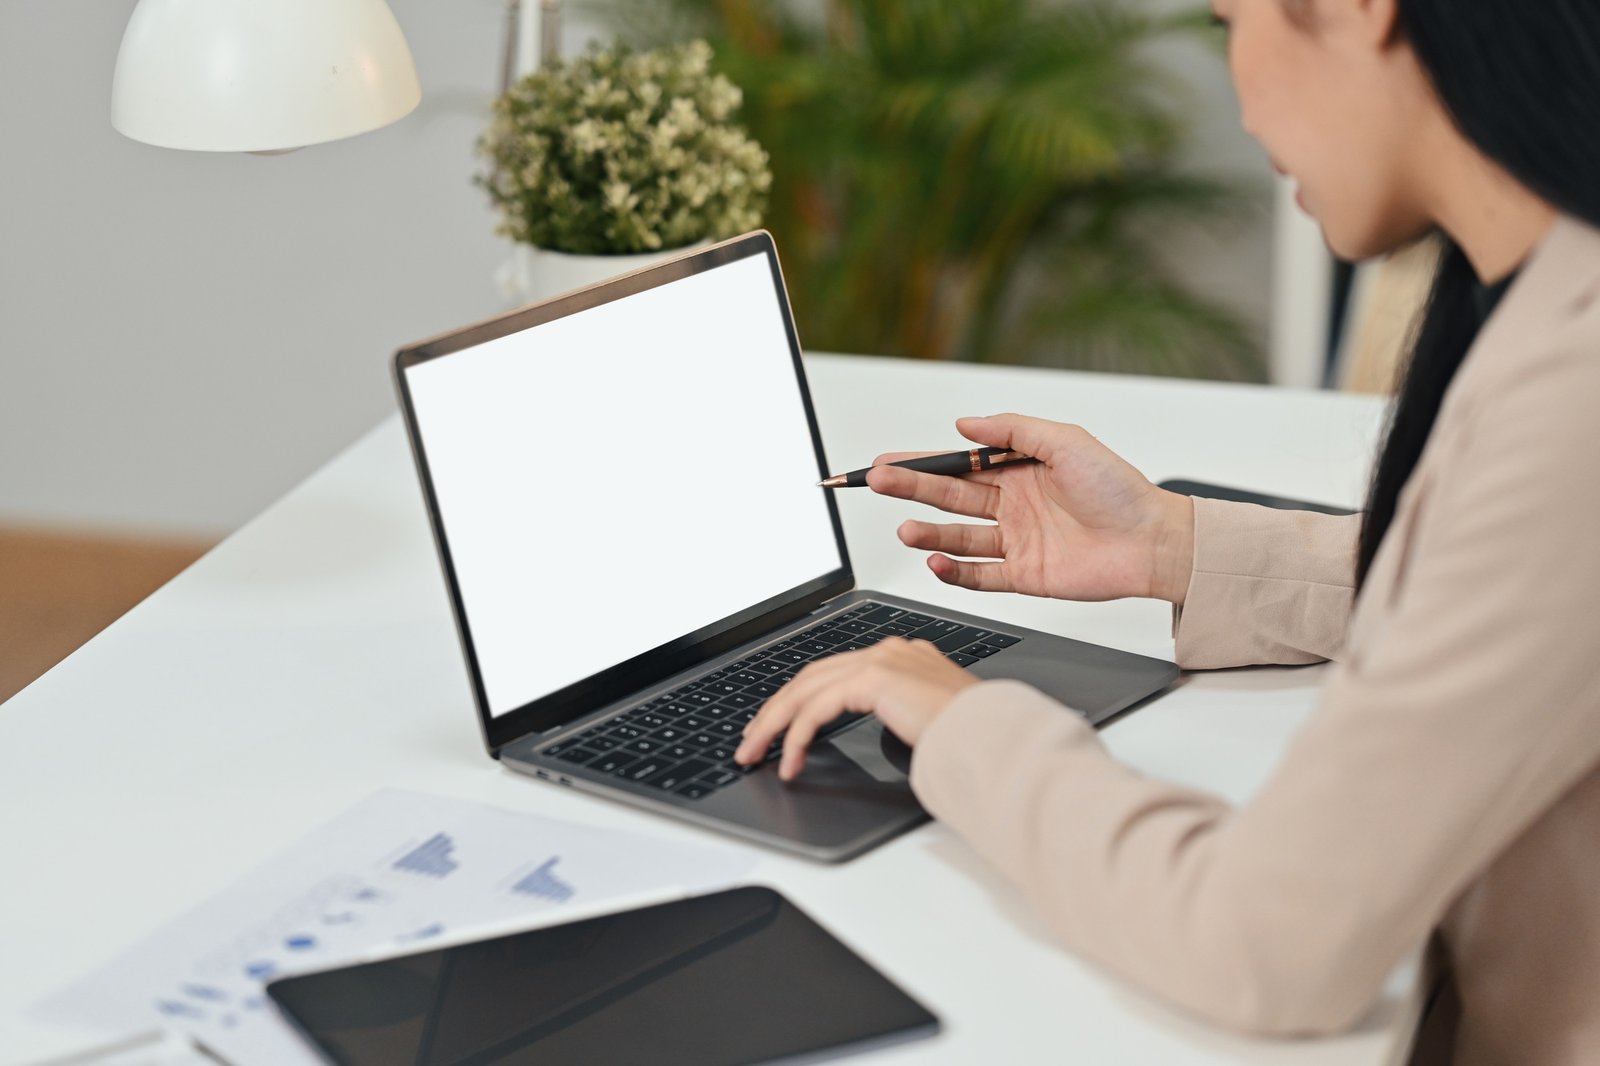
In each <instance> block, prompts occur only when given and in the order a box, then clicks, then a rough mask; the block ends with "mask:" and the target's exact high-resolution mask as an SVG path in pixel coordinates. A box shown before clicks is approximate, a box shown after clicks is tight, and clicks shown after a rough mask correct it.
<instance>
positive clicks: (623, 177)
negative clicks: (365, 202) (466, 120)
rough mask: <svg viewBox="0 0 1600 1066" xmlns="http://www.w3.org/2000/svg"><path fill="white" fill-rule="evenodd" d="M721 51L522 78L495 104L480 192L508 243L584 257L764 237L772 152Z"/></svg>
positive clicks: (616, 50) (577, 63)
mask: <svg viewBox="0 0 1600 1066" xmlns="http://www.w3.org/2000/svg"><path fill="white" fill-rule="evenodd" d="M711 59H712V52H711V46H710V45H709V44H707V43H706V42H705V41H691V42H689V43H687V44H681V45H673V46H669V47H664V48H659V49H654V50H651V51H634V50H633V49H631V48H629V47H628V46H627V45H625V44H618V45H615V46H613V47H610V48H606V47H600V46H595V47H592V48H591V49H590V50H589V51H588V52H587V53H585V54H584V55H583V56H581V57H579V58H577V59H573V60H569V61H566V62H557V63H555V64H553V65H551V66H550V67H548V68H546V69H543V70H539V71H537V72H535V73H533V74H530V75H528V76H527V77H525V78H523V79H522V80H521V81H520V82H518V83H517V84H516V85H514V86H512V87H511V88H510V89H509V90H508V91H507V92H506V93H505V94H504V95H502V96H501V97H500V98H499V99H498V100H496V101H495V104H494V113H493V118H492V119H491V121H490V124H489V128H488V130H487V132H485V133H484V135H483V137H482V138H481V139H480V141H479V144H478V150H479V153H480V154H481V155H482V156H483V157H485V158H486V159H487V160H488V162H489V170H488V172H487V173H485V174H482V175H480V176H479V177H478V178H477V181H478V183H479V184H480V185H482V186H483V187H484V188H485V189H486V190H487V191H488V193H489V198H490V200H491V201H492V202H493V203H494V205H495V206H496V207H498V208H499V210H500V215H501V221H500V225H499V226H498V227H497V229H496V232H497V233H500V234H501V235H503V236H506V237H510V238H511V239H512V240H514V241H520V242H522V243H525V244H530V245H533V246H534V247H537V248H546V249H551V250H554V251H561V252H571V253H578V254H584V255H623V254H629V253H641V252H653V251H658V250H665V249H671V248H680V247H683V246H685V245H690V244H695V243H697V242H699V241H703V240H707V239H712V240H721V239H722V238H725V237H731V236H734V235H735V234H739V233H743V232H745V231H746V230H751V229H754V228H756V227H757V226H759V225H760V224H761V215H762V212H763V211H764V210H765V207H766V199H767V192H768V190H769V189H770V188H771V185H772V172H771V170H770V169H769V167H768V161H767V153H766V152H765V151H764V150H763V149H762V147H761V146H760V145H759V144H757V143H756V142H755V141H754V140H752V139H751V138H750V136H749V134H747V133H746V132H745V130H744V129H743V127H741V126H740V125H738V124H737V123H736V122H734V121H733V117H734V113H735V112H736V111H737V110H738V108H739V105H740V103H741V100H742V95H741V93H740V91H739V89H738V87H737V86H735V85H734V84H733V83H732V82H730V81H729V80H728V79H727V78H726V77H723V76H722V75H720V74H713V73H712V72H711Z"/></svg>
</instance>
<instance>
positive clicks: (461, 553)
mask: <svg viewBox="0 0 1600 1066" xmlns="http://www.w3.org/2000/svg"><path fill="white" fill-rule="evenodd" d="M800 356H801V351H800V345H799V341H798V339H797V337H796V334H795V330H794V323H793V320H792V318H791V315H790V311H789V304H788V298H787V295H786V293H785V290H784V286H783V280H782V275H781V273H780V270H779V265H778V259H777V253H776V250H775V249H774V247H773V244H772V240H771V237H770V236H769V235H768V234H766V233H764V232H758V233H751V234H747V235H745V236H742V237H738V238H735V239H733V240H730V241H725V242H723V243H721V244H718V245H714V246H712V247H709V248H705V249H703V250H699V251H695V252H692V253H689V254H686V255H684V256H680V257H678V258H676V259H672V260H669V261H667V262H664V263H661V264H659V265H657V266H654V267H651V268H649V269H646V270H643V271H640V272H638V273H635V274H630V275H625V276H622V277H618V278H614V279H612V280H610V281H606V282H602V283H600V284H598V285H594V286H591V287H589V288H586V289H582V290H579V291H576V292H573V293H568V294H566V295H564V296H560V297H557V298H555V299H553V300H549V301H546V302H544V303H540V304H535V305H532V306H529V307H525V308H521V309H518V310H516V311H512V312H509V313H507V314H504V315H501V316H498V317H496V318H493V319H489V320H487V321H485V322H480V323H478V324H476V325H472V326H468V327H466V328H464V329H461V330H457V331H454V332H451V333H448V334H445V335H442V336H439V337H435V338H432V339H430V340H427V341H423V342H421V343H418V344H415V345H411V346H408V347H406V348H404V349H402V350H401V351H400V352H398V353H397V354H396V356H395V360H394V371H395V379H396V385H397V389H398V391H399V396H400V402H401V407H402V410H403V413H404V418H405V423H406V429H407V433H408V435H409V438H410V441H411V446H412V453H413V456H414V457H415V459H416V463H417V470H418V474H419V477H420V480H421V483H422V488H423V493H424V497H425V499H426V503H427V508H428V512H429V517H430V520H431V524H432V527H433V532H434V538H435V543H436V545H437V547H438V551H439V559H440V563H441V566H442V569H443V572H444V576H445V582H446V585H447V587H448V591H449V595H450V602H451V606H452V610H453V613H454V616H455V621H456V627H457V632H458V634H459V636H460V639H461V646H462V651H463V654H464V657H465V659H466V664H467V671H468V675H469V678H470V680H471V684H472V690H473V696H474V702H475V704H476V707H477V712H478V720H479V724H480V727H481V729H482V733H483V737H484V743H485V745H486V747H487V748H488V751H489V754H490V755H491V756H493V757H495V758H497V759H500V760H501V761H502V762H503V763H504V764H505V765H507V766H509V767H511V768H512V769H515V770H518V771H520V772H523V773H527V774H529V775H531V776H534V777H538V778H541V779H544V780H546V781H550V782H552V783H553V784H555V785H558V786H566V787H570V788H574V789H578V790H582V791H588V792H595V793H599V794H603V795H606V796H608V797H610V798H612V799H616V800H621V801H623V802H626V803H630V804H633V805H636V806H641V807H647V808H649V809H651V810H655V811H658V812H660V813H663V814H668V815H670V816H672V817H676V818H680V819H683V820H686V821H690V822H694V823H696V824H699V825H703V826H706V827H709V828H713V829H717V830H720V831H723V832H727V833H732V834H735V835H738V836H740V837H743V838H746V839H749V840H754V841H757V842H760V843H763V844H768V845H771V846H774V847H777V848H781V849H783V850H786V851H789V852H794V853H798V854H802V855H806V856H808V857H811V858H814V859H819V860H823V861H831V862H836V861H841V860H843V859H847V858H850V857H852V856H854V855H858V854H860V853H861V852H863V851H866V850H867V849H869V848H871V847H873V846H875V845H877V844H879V843H881V842H883V841H885V840H888V839H890V838H891V837H893V836H895V835H896V834H898V833H900V832H903V831H904V830H906V829H908V828H910V827H912V826H914V825H916V824H918V823H919V822H921V821H923V820H924V819H925V818H926V817H927V815H926V813H925V812H924V811H923V810H922V808H921V807H920V806H919V805H918V804H917V802H916V799H915V798H914V797H913V796H912V794H911V790H910V787H909V784H908V781H907V773H908V770H909V753H908V751H907V750H906V748H905V747H904V746H903V745H902V744H900V742H899V741H898V740H896V739H895V738H894V737H893V736H892V735H890V734H888V733H887V732H885V731H884V729H883V728H882V726H881V725H880V724H879V723H878V721H877V720H876V719H874V718H870V717H852V718H851V719H850V720H848V721H846V722H843V723H841V726H842V728H839V730H838V731H837V732H835V733H833V734H832V735H830V736H829V737H828V738H827V739H825V740H823V741H821V742H819V743H818V744H817V745H816V746H815V748H814V749H813V751H812V753H811V755H810V756H809V758H808V761H807V764H806V769H805V772H804V773H803V774H802V775H801V776H800V777H799V778H798V779H797V780H796V781H794V782H791V783H789V784H783V783H781V782H779V781H778V779H777V774H776V773H775V770H774V765H773V764H771V763H769V764H767V765H765V766H762V767H760V768H758V769H755V770H753V771H749V772H740V771H739V769H738V768H735V767H733V766H732V765H731V763H729V762H728V761H727V759H726V757H725V756H726V755H727V754H728V753H731V750H732V749H733V748H734V747H736V746H737V740H736V739H735V737H736V734H737V731H738V730H739V729H740V728H741V727H742V725H743V722H744V721H746V720H747V719H748V717H749V716H750V715H751V714H753V713H754V708H756V707H759V706H760V702H761V701H762V700H764V699H765V698H766V697H767V696H768V695H770V693H771V692H772V691H774V690H775V689H776V688H777V687H778V686H779V685H781V684H782V682H783V681H784V680H785V679H786V678H787V677H788V676H792V674H793V672H794V671H795V670H797V669H799V668H800V666H802V665H803V664H804V662H805V661H807V660H808V659H809V658H812V657H816V656H818V655H825V654H828V653H831V652H833V651H838V650H848V649H850V648H854V647H861V646H866V645H870V644H871V643H872V642H874V641H875V640H876V639H880V638H881V637H882V636H885V635H888V634H891V633H893V634H899V635H908V636H913V637H919V638H923V639H931V640H934V641H935V642H936V643H938V644H939V646H940V647H941V648H942V649H944V650H945V651H946V652H947V654H949V655H950V656H951V657H952V658H953V659H954V660H955V661H957V662H959V663H961V664H962V665H964V666H966V667H967V668H968V669H970V670H972V671H973V673H975V674H977V675H978V676H981V677H986V678H999V677H1009V678H1017V679H1020V680H1023V681H1026V682H1028V683H1030V684H1032V685H1034V686H1036V687H1038V688H1039V689H1041V690H1043V691H1044V692H1047V693H1049V694H1050V695H1052V696H1054V697H1056V698H1057V699H1059V700H1061V701H1062V702H1063V703H1065V704H1067V705H1068V706H1070V707H1072V708H1074V709H1075V710H1076V711H1078V712H1079V713H1081V714H1083V715H1084V716H1085V717H1087V718H1088V719H1089V721H1090V722H1092V723H1094V724H1097V725H1098V724H1100V723H1102V722H1105V721H1106V720H1108V719H1109V718H1111V717H1112V716H1114V715H1116V714H1118V713H1120V712H1122V711H1124V710H1126V709H1128V708H1130V707H1132V706H1133V705H1134V704H1136V703H1139V702H1140V701H1142V700H1144V699H1146V698H1147V697H1149V696H1151V695H1152V694H1154V693H1157V692H1159V691H1161V690H1162V689H1163V688H1165V687H1166V686H1167V685H1168V684H1170V683H1171V682H1172V681H1173V680H1174V679H1175V678H1176V677H1177V674H1178V671H1177V668H1176V667H1175V666H1174V665H1173V664H1171V663H1169V662H1165V661H1162V660H1159V659H1152V658H1147V657H1144V656H1137V655H1132V654H1129V653H1126V652H1121V651H1115V650H1112V649H1109V648H1103V647H1099V646H1097V645H1093V644H1085V643H1082V642H1079V641H1073V640H1069V639H1066V638H1063V637H1059V636H1055V635H1053V634H1048V633H1041V632H1038V631H1034V630H1028V629H1023V628H1021V627H1018V626H1011V625H1006V624H1003V623H999V622H995V621H993V620H991V619H986V618H982V617H979V616H976V615H969V614H965V613H962V612H957V611H950V610H946V609H944V608H936V607H932V606H929V605H927V604H921V603H918V602H916V601H912V600H907V599H904V598H901V597H897V596H889V595H885V594H882V593H875V592H869V591H865V590H860V589H856V588H855V587H854V586H855V582H854V578H853V575H852V573H851V569H850V560H849V555H848V552H847V550H846V546H845V542H844V535H843V529H842V526H841V525H840V521H839V515H838V510H837V507H836V504H835V501H834V498H833V496H832V494H831V492H830V491H829V490H826V489H822V488H818V487H817V486H816V483H817V481H819V480H820V479H821V478H823V477H825V476H827V475H828V474H829V473H830V472H831V471H830V470H829V467H828V463H827V460H826V458H825V457H824V454H823V448H822V440H821V436H820V433H819V431H818V428H817V420H816V417H815V415H814V413H813V410H812V406H811V399H810V394H809V392H808V390H807V387H806V380H805V372H804V368H803V366H802V363H801V357H800ZM721 741H727V743H725V744H723V743H720V742H721Z"/></svg>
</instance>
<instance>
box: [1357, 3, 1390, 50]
mask: <svg viewBox="0 0 1600 1066" xmlns="http://www.w3.org/2000/svg"><path fill="white" fill-rule="evenodd" d="M1350 2H1351V6H1352V7H1353V8H1354V9H1355V12H1354V13H1355V15H1356V17H1357V19H1358V20H1359V23H1360V28H1361V36H1362V37H1363V38H1364V39H1365V40H1366V41H1367V42H1368V43H1369V44H1371V45H1372V46H1373V47H1375V48H1385V49H1386V48H1390V47H1392V46H1394V45H1396V44H1398V43H1399V42H1400V39H1401V34H1400V0H1350Z"/></svg>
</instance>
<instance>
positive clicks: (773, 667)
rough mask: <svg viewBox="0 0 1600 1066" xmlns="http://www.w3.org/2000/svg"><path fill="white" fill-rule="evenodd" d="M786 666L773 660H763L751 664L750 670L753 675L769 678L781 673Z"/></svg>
mask: <svg viewBox="0 0 1600 1066" xmlns="http://www.w3.org/2000/svg"><path fill="white" fill-rule="evenodd" d="M787 666H788V664H787V663H783V662H779V661H777V660H775V659H763V660H761V661H760V662H758V663H751V664H750V669H751V670H752V671H754V672H755V673H758V674H763V675H766V676H768V677H770V676H772V675H773V674H779V673H782V672H783V671H784V670H785V669H786V668H787Z"/></svg>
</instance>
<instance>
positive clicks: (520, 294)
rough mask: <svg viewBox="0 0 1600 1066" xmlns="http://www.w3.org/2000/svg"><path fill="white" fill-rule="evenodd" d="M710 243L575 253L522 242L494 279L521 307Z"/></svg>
mask: <svg viewBox="0 0 1600 1066" xmlns="http://www.w3.org/2000/svg"><path fill="white" fill-rule="evenodd" d="M710 243H711V242H710V241H701V242H700V243H699V244H692V245H689V246H688V247H685V248H672V249H669V250H668V251H664V252H645V253H643V254H641V255H572V254H570V253H568V252H552V251H549V250H548V249H545V248H534V247H532V246H531V245H527V244H518V245H514V246H513V247H512V249H511V254H510V255H509V256H507V257H506V261H505V262H504V263H502V264H500V269H499V270H497V271H495V275H494V280H495V285H496V286H497V287H498V288H499V290H500V295H501V296H503V297H504V298H505V301H506V305H507V306H508V307H518V306H521V305H522V304H528V303H535V302H537V301H539V300H547V299H549V298H550V297H552V296H559V295H560V294H561V293H564V292H570V291H572V290H573V289H581V288H583V287H584V286H585V285H592V284H594V283H595V282H597V281H604V280H605V279H607V278H612V277H616V276H617V275H618V274H629V273H632V272H633V271H635V270H641V269H643V268H644V267H647V266H650V265H651V264H653V263H659V262H661V261H662V260H663V259H671V258H672V257H673V256H675V255H681V254H682V253H684V252H686V251H688V250H689V249H690V248H699V247H702V246H704V245H707V244H710Z"/></svg>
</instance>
